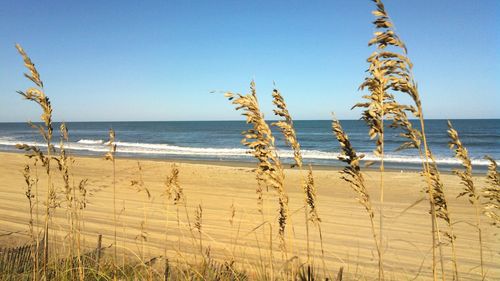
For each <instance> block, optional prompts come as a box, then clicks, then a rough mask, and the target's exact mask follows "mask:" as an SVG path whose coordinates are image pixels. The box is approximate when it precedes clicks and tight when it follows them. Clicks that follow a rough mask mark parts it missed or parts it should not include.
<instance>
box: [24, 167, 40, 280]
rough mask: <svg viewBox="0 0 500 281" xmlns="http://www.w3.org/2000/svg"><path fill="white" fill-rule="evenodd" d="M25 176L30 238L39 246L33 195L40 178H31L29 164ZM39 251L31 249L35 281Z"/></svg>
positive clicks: (36, 248) (35, 248)
mask: <svg viewBox="0 0 500 281" xmlns="http://www.w3.org/2000/svg"><path fill="white" fill-rule="evenodd" d="M23 176H24V181H25V183H26V191H25V192H24V195H25V196H26V198H27V199H28V202H29V211H30V219H29V221H28V225H29V231H30V236H31V240H32V243H33V245H38V244H37V239H38V238H37V235H36V234H35V230H34V226H33V208H34V206H35V204H34V202H33V199H34V198H35V194H34V193H33V192H34V190H33V187H34V186H35V184H36V182H37V181H38V178H33V177H32V176H31V169H30V165H28V164H26V165H25V166H24V170H23ZM37 207H38V206H37ZM37 251H38V247H31V257H32V258H33V264H34V266H35V268H34V270H33V280H36V279H37V278H36V264H37V261H38V258H37V256H38V255H37Z"/></svg>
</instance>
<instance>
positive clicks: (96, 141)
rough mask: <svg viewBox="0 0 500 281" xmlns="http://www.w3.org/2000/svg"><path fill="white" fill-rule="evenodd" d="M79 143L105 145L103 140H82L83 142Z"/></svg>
mask: <svg viewBox="0 0 500 281" xmlns="http://www.w3.org/2000/svg"><path fill="white" fill-rule="evenodd" d="M77 143H81V144H103V143H104V141H103V140H86V139H81V140H79V141H77Z"/></svg>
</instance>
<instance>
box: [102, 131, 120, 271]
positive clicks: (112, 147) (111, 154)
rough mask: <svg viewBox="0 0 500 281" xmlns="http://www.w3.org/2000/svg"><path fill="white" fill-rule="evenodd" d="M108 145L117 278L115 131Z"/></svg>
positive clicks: (107, 158)
mask: <svg viewBox="0 0 500 281" xmlns="http://www.w3.org/2000/svg"><path fill="white" fill-rule="evenodd" d="M107 145H108V146H109V151H108V152H107V153H106V154H105V155H104V159H105V160H109V161H111V163H112V165H113V263H114V266H115V270H114V276H116V251H117V248H116V247H117V244H116V243H117V242H116V241H117V239H116V227H117V225H116V224H117V221H116V161H115V156H116V144H115V130H113V129H109V140H108V143H107Z"/></svg>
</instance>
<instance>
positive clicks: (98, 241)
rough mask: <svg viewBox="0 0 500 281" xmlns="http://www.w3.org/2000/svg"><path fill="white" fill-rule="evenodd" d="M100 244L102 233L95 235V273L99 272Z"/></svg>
mask: <svg viewBox="0 0 500 281" xmlns="http://www.w3.org/2000/svg"><path fill="white" fill-rule="evenodd" d="M101 244H102V234H99V236H97V249H96V250H97V253H96V266H95V271H96V273H99V262H100V260H101Z"/></svg>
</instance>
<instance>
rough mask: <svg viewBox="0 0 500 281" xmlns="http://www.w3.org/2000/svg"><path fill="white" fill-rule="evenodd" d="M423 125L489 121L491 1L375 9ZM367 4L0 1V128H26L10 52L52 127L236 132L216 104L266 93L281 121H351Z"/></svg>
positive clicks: (498, 110) (28, 107) (367, 28)
mask: <svg viewBox="0 0 500 281" xmlns="http://www.w3.org/2000/svg"><path fill="white" fill-rule="evenodd" d="M385 4H386V8H387V10H388V11H389V13H390V15H391V17H392V19H393V20H394V22H395V24H396V28H397V30H398V32H399V34H400V36H401V37H402V38H403V40H404V41H405V42H406V44H407V46H408V48H409V56H410V58H411V59H412V60H413V62H414V64H415V68H414V71H415V75H416V78H417V81H418V83H419V87H420V90H421V96H422V100H423V103H424V109H425V113H426V117H428V118H500V97H499V96H500V93H499V87H498V84H497V83H498V82H500V79H499V78H500V77H499V76H500V66H499V64H500V61H499V50H500V44H499V26H500V23H499V16H498V15H499V14H500V8H499V7H500V1H498V0H480V1H472V0H469V1H456V0H442V1H431V0H426V1H401V0H399V1H398V0H387V1H385ZM372 9H373V3H372V2H371V1H369V0H355V1H352V0H349V1H347V0H344V1H181V0H177V1H62V0H59V1H25V0H16V1H13V0H12V1H10V0H7V1H3V3H2V5H1V7H0V38H1V39H0V122H8V121H25V120H28V119H32V120H37V119H38V116H39V109H38V108H37V107H36V106H35V105H34V104H31V103H29V102H27V101H23V100H22V99H21V97H20V96H19V95H17V94H16V93H15V91H16V90H20V89H23V90H24V89H25V88H26V87H27V86H30V85H31V84H30V83H28V81H27V80H26V79H24V78H23V76H22V73H23V71H24V68H23V63H22V60H21V58H20V56H19V55H18V54H17V52H16V50H15V48H14V44H15V43H16V42H18V43H20V44H21V45H22V46H23V47H24V48H25V50H26V51H27V52H28V54H29V55H30V56H31V58H32V59H33V61H34V62H35V64H36V65H37V66H38V69H39V71H40V73H41V77H42V80H43V81H44V83H45V86H46V93H47V94H48V95H49V97H50V98H51V99H52V102H53V106H54V110H55V112H54V118H55V119H56V120H65V121H94V120H96V121H98V120H103V121H104V120H106V121H111V120H240V119H241V117H240V116H239V114H238V113H237V112H235V111H234V109H233V106H231V105H229V104H228V102H227V100H225V99H224V98H223V97H222V95H217V94H210V93H209V92H210V91H212V90H232V91H236V92H246V91H247V88H248V84H249V82H250V80H251V79H252V78H254V79H255V81H256V83H257V88H258V93H259V94H260V101H261V103H262V107H263V110H264V112H265V114H266V116H267V117H272V115H271V108H272V107H271V97H270V96H271V90H272V87H273V84H272V82H273V81H276V83H277V86H278V87H279V88H280V89H281V91H282V93H283V94H284V96H285V99H286V101H287V102H288V104H289V109H290V111H291V113H292V115H293V116H294V118H295V119H329V118H330V112H332V111H335V112H336V114H337V116H338V117H339V118H341V119H357V118H358V117H359V111H351V110H350V107H351V106H352V105H353V104H354V103H356V102H358V101H360V100H361V95H362V93H361V92H359V91H357V87H358V85H359V84H360V82H361V81H362V80H363V77H364V75H365V74H364V70H365V69H366V67H367V65H366V62H365V59H366V57H367V56H368V55H370V53H371V52H372V51H373V49H372V48H368V47H367V42H368V40H369V39H370V38H371V36H372V32H373V26H372V24H371V21H372V20H373V16H372V15H371V14H370V11H371V10H372Z"/></svg>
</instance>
